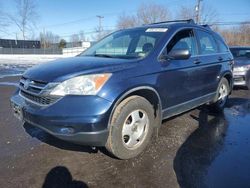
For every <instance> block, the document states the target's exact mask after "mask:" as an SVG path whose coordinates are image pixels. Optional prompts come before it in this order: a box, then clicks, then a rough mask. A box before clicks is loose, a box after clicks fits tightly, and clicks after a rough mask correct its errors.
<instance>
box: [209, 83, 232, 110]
mask: <svg viewBox="0 0 250 188" xmlns="http://www.w3.org/2000/svg"><path fill="white" fill-rule="evenodd" d="M229 93H230V87H229V83H228V81H227V79H226V78H222V79H221V80H220V83H219V85H218V88H217V92H216V97H215V102H214V103H213V104H211V105H210V108H211V110H212V111H215V112H221V111H223V109H224V107H225V105H226V102H227V99H228V95H229Z"/></svg>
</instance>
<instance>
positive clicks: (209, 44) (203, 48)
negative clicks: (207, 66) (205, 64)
mask: <svg viewBox="0 0 250 188" xmlns="http://www.w3.org/2000/svg"><path fill="white" fill-rule="evenodd" d="M196 32H197V35H198V41H199V45H200V54H201V55H206V54H214V53H217V52H218V46H217V44H216V42H215V39H214V38H213V36H212V35H211V34H210V33H208V32H205V31H201V30H197V31H196Z"/></svg>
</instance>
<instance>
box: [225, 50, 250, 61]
mask: <svg viewBox="0 0 250 188" xmlns="http://www.w3.org/2000/svg"><path fill="white" fill-rule="evenodd" d="M230 51H231V52H232V54H233V56H234V58H248V59H250V48H243V49H242V48H230Z"/></svg>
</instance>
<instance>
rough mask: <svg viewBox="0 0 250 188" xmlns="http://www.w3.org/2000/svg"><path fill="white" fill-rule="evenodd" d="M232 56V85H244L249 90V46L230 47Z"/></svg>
mask: <svg viewBox="0 0 250 188" xmlns="http://www.w3.org/2000/svg"><path fill="white" fill-rule="evenodd" d="M230 51H231V53H232V54H233V56H234V60H235V61H234V70H233V77H234V85H235V86H246V87H247V88H248V89H249V90H250V46H248V47H230Z"/></svg>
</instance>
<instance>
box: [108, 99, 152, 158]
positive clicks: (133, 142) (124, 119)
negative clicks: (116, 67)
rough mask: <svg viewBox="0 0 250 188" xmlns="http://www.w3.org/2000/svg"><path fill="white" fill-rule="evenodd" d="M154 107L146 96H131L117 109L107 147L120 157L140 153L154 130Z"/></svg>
mask: <svg viewBox="0 0 250 188" xmlns="http://www.w3.org/2000/svg"><path fill="white" fill-rule="evenodd" d="M153 122H154V109H153V106H152V105H151V104H150V102H149V101H147V100H146V99H145V98H143V97H140V96H131V97H128V98H127V99H125V100H124V101H122V102H121V103H120V104H119V105H118V106H117V107H116V109H115V111H114V113H113V116H112V120H111V125H110V126H111V127H110V133H109V137H108V141H107V143H106V148H107V150H108V151H109V152H111V153H112V154H113V155H114V156H116V157H118V158H120V159H129V158H133V157H135V156H137V155H139V154H140V153H141V152H142V151H143V150H144V149H145V147H146V146H147V145H148V144H149V142H150V140H151V136H152V132H153V125H152V124H153Z"/></svg>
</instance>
